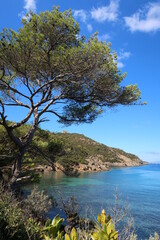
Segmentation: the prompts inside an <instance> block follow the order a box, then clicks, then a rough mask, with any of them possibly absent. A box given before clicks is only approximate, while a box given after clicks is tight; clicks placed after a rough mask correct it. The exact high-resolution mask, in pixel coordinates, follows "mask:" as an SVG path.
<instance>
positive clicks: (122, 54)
mask: <svg viewBox="0 0 160 240" xmlns="http://www.w3.org/2000/svg"><path fill="white" fill-rule="evenodd" d="M130 56H131V53H130V52H125V51H124V50H121V51H120V52H119V54H118V56H117V59H118V60H122V59H127V58H129V57H130Z"/></svg>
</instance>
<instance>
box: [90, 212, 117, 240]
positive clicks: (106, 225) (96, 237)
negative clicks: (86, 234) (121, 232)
mask: <svg viewBox="0 0 160 240" xmlns="http://www.w3.org/2000/svg"><path fill="white" fill-rule="evenodd" d="M97 220H98V223H99V224H100V225H97V226H96V231H95V232H94V233H93V234H92V238H93V240H101V239H103V240H116V239H118V232H117V231H115V230H114V228H113V224H112V221H111V217H110V215H107V217H106V213H105V210H104V209H103V210H102V212H101V214H99V215H98V217H97Z"/></svg>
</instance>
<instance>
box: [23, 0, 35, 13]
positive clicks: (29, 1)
mask: <svg viewBox="0 0 160 240" xmlns="http://www.w3.org/2000/svg"><path fill="white" fill-rule="evenodd" d="M24 2H25V5H24V9H25V10H26V11H27V12H28V11H30V10H32V11H36V0H24Z"/></svg>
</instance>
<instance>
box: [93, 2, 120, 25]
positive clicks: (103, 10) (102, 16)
mask: <svg viewBox="0 0 160 240" xmlns="http://www.w3.org/2000/svg"><path fill="white" fill-rule="evenodd" d="M118 8H119V0H111V1H110V4H109V5H108V6H103V7H99V8H97V9H96V8H93V9H92V10H91V17H92V18H93V19H95V20H96V21H98V22H104V21H106V20H107V21H109V22H114V21H116V20H117V17H118Z"/></svg>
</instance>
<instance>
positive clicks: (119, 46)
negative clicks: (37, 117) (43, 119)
mask: <svg viewBox="0 0 160 240" xmlns="http://www.w3.org/2000/svg"><path fill="white" fill-rule="evenodd" d="M53 6H60V10H61V11H64V10H66V9H69V8H70V9H72V12H73V16H74V17H75V19H76V20H77V21H78V22H79V24H80V28H81V34H83V35H85V36H86V37H89V36H90V35H92V34H93V33H94V32H98V33H99V34H98V36H99V39H100V40H103V41H107V42H111V43H112V50H115V51H116V52H117V55H118V67H119V68H120V69H121V71H122V72H127V77H126V79H125V81H124V83H125V84H131V83H133V84H134V83H137V84H138V86H139V88H140V90H141V93H142V100H143V101H147V106H131V107H122V106H119V107H117V108H114V109H112V110H108V109H106V112H105V113H104V114H103V116H101V117H100V118H98V119H97V120H96V121H95V122H94V123H92V124H83V125H79V126H77V125H72V126H70V127H68V128H66V127H65V128H63V127H62V126H61V125H59V124H58V123H57V122H56V119H55V118H53V117H51V118H50V120H51V121H50V122H47V123H45V124H43V125H41V127H42V128H44V129H49V130H51V131H55V132H59V131H62V130H63V129H65V130H67V131H68V132H77V133H83V134H85V135H86V136H88V137H90V138H93V139H95V140H96V141H99V142H101V143H104V144H106V145H108V146H112V147H118V148H121V149H123V150H125V151H128V152H131V153H134V154H137V155H138V156H139V157H140V158H141V159H142V160H146V161H151V162H157V161H159V162H160V1H146V0H139V1H135V0H130V1H126V0H111V1H108V0H106V1H104V0H89V1H85V0H81V1H78V0H77V1H75V0H67V1H62V0H59V1H58V0H45V1H43V0H5V1H1V15H0V30H1V29H2V28H3V27H6V28H12V29H14V30H17V29H18V28H19V27H20V26H21V17H23V16H24V14H25V13H26V12H27V11H28V10H33V11H35V12H36V13H39V12H40V11H44V10H51V9H52V7H53ZM20 117H23V116H21V113H20V112H19V113H16V114H15V110H13V109H12V110H10V111H9V112H8V119H10V120H14V121H16V120H18V118H20Z"/></svg>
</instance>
